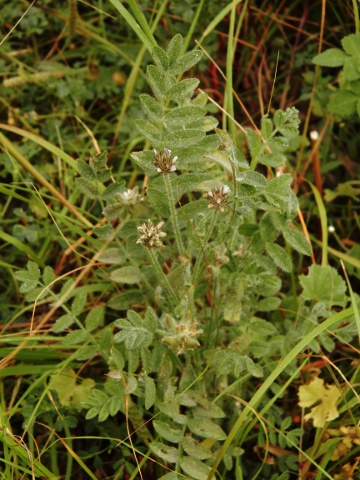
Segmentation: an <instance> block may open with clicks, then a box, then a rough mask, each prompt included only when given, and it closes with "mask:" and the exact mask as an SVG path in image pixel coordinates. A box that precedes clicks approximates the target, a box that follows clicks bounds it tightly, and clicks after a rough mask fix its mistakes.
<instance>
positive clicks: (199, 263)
mask: <svg viewBox="0 0 360 480" xmlns="http://www.w3.org/2000/svg"><path fill="white" fill-rule="evenodd" d="M218 215H219V211H218V210H214V215H213V217H212V219H211V223H210V226H209V229H208V232H207V234H206V236H205V238H204V250H206V247H207V243H208V241H209V240H210V237H211V234H212V232H213V230H214V227H215V223H216V220H217V218H218ZM203 258H204V255H199V256H198V257H197V259H196V263H195V267H194V274H193V278H194V282H196V281H197V276H198V272H199V268H200V266H201V264H202V260H203Z"/></svg>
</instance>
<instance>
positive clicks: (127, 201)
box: [116, 187, 143, 206]
mask: <svg viewBox="0 0 360 480" xmlns="http://www.w3.org/2000/svg"><path fill="white" fill-rule="evenodd" d="M116 197H117V199H118V200H119V202H120V203H122V204H123V205H128V206H130V205H136V204H137V203H139V202H142V201H143V198H142V196H141V195H140V194H139V187H134V188H128V189H127V190H126V192H123V193H117V194H116Z"/></svg>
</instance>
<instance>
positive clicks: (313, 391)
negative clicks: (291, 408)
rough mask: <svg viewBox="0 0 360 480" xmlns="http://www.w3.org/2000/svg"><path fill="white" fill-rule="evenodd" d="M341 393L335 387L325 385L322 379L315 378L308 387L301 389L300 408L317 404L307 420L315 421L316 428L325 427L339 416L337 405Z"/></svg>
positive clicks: (306, 417)
mask: <svg viewBox="0 0 360 480" xmlns="http://www.w3.org/2000/svg"><path fill="white" fill-rule="evenodd" d="M340 395H341V393H340V392H339V390H338V389H337V387H335V386H334V385H325V386H324V380H323V379H321V378H314V380H312V381H311V382H310V383H309V384H308V385H302V386H301V387H300V388H299V399H300V401H299V406H300V407H311V406H312V405H314V403H317V405H316V406H315V407H313V408H312V409H311V411H310V413H308V414H307V415H305V420H310V419H311V418H312V419H313V422H314V427H323V426H324V425H325V423H326V422H330V421H331V420H334V419H335V418H337V417H338V416H339V412H338V410H337V408H336V403H337V401H338V398H339V397H340Z"/></svg>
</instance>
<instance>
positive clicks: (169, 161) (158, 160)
mask: <svg viewBox="0 0 360 480" xmlns="http://www.w3.org/2000/svg"><path fill="white" fill-rule="evenodd" d="M154 153H155V159H154V165H155V167H156V171H157V172H158V173H173V172H175V170H176V167H175V163H176V161H177V159H178V157H173V158H171V150H169V149H168V148H164V150H163V151H162V152H158V151H157V150H154Z"/></svg>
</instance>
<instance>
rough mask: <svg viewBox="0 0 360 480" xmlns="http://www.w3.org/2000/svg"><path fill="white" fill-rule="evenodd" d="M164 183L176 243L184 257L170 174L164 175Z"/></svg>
mask: <svg viewBox="0 0 360 480" xmlns="http://www.w3.org/2000/svg"><path fill="white" fill-rule="evenodd" d="M163 177H164V182H165V188H166V193H167V197H168V201H169V208H170V213H171V219H172V222H173V225H174V233H175V238H176V243H177V246H178V249H179V253H180V255H182V256H184V255H185V249H184V244H183V242H182V239H181V235H180V228H179V222H178V218H177V212H176V208H175V200H174V193H173V190H172V187H171V182H170V178H169V174H168V173H164V175H163Z"/></svg>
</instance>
